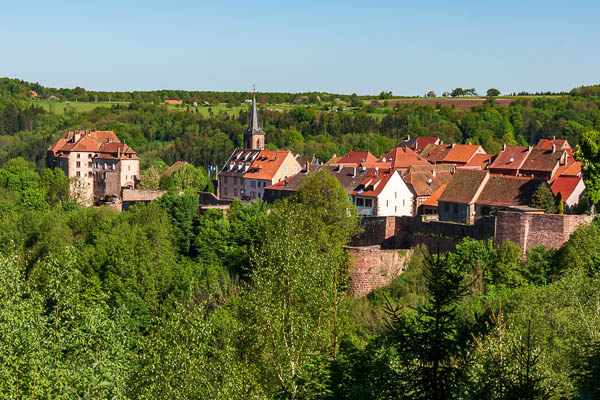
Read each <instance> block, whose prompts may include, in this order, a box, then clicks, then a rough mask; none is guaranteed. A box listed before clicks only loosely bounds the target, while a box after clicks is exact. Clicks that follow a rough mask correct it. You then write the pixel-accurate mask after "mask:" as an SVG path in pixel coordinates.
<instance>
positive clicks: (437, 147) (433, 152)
mask: <svg viewBox="0 0 600 400" xmlns="http://www.w3.org/2000/svg"><path fill="white" fill-rule="evenodd" d="M451 149H452V145H451V144H430V145H429V146H427V147H425V148H424V149H423V152H421V156H423V158H425V159H427V160H429V161H431V162H441V161H444V159H445V158H446V156H447V155H448V153H450V150H451Z"/></svg>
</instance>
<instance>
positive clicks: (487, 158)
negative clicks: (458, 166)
mask: <svg viewBox="0 0 600 400" xmlns="http://www.w3.org/2000/svg"><path fill="white" fill-rule="evenodd" d="M493 157H494V155H493V154H475V155H474V156H473V158H471V161H469V162H468V163H466V164H465V165H463V168H472V169H486V168H487V167H488V166H489V165H490V162H491V160H492V158H493Z"/></svg>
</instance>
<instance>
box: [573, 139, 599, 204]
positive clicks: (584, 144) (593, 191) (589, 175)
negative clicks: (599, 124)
mask: <svg viewBox="0 0 600 400" xmlns="http://www.w3.org/2000/svg"><path fill="white" fill-rule="evenodd" d="M578 157H579V158H580V159H581V160H582V161H583V167H582V172H583V181H584V183H585V188H586V191H587V195H588V197H589V198H590V200H591V202H592V205H593V206H595V205H596V204H598V202H599V201H600V131H588V132H584V133H583V134H581V135H579V151H578Z"/></svg>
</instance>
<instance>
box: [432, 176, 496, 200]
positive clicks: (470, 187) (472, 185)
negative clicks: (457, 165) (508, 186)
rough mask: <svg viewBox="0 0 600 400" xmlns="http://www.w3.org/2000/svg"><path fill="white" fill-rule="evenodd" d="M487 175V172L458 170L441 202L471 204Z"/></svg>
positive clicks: (441, 197)
mask: <svg viewBox="0 0 600 400" xmlns="http://www.w3.org/2000/svg"><path fill="white" fill-rule="evenodd" d="M487 174H488V172H487V171H476V170H466V169H465V170H458V169H457V170H456V172H455V173H454V175H453V176H452V179H451V180H450V182H448V185H447V186H446V190H444V193H442V195H441V196H440V198H439V201H447V202H452V203H467V204H469V203H471V202H472V201H473V200H474V197H475V195H476V194H477V190H478V189H479V187H480V186H481V184H482V183H483V181H484V179H485V177H486V175H487Z"/></svg>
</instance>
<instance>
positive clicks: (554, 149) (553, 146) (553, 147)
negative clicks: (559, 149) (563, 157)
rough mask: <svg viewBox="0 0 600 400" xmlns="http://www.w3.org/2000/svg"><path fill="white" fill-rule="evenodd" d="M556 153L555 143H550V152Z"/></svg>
mask: <svg viewBox="0 0 600 400" xmlns="http://www.w3.org/2000/svg"><path fill="white" fill-rule="evenodd" d="M554 153H556V145H555V144H554V143H552V154H554Z"/></svg>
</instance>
